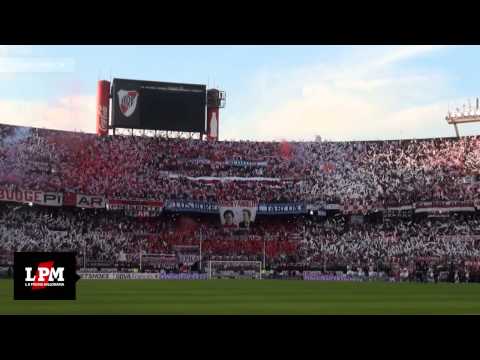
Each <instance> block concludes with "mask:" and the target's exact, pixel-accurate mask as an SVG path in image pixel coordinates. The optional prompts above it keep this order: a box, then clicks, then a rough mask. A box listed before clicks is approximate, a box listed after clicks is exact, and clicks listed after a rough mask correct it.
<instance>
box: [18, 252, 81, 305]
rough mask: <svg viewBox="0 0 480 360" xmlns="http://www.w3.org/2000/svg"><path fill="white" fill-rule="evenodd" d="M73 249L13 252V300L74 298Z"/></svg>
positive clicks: (77, 277) (76, 278)
mask: <svg viewBox="0 0 480 360" xmlns="http://www.w3.org/2000/svg"><path fill="white" fill-rule="evenodd" d="M75 271H76V259H75V253H55V252H16V253H15V254H14V299H15V300H75V298H76V291H75V283H76V282H77V281H78V279H79V278H80V277H79V276H78V275H77V274H76V272H75Z"/></svg>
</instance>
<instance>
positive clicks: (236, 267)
mask: <svg viewBox="0 0 480 360" xmlns="http://www.w3.org/2000/svg"><path fill="white" fill-rule="evenodd" d="M207 270H208V278H209V279H258V280H261V279H262V262H261V261H234V260H231V261H218V260H216V261H214V260H211V261H209V262H208V268H207Z"/></svg>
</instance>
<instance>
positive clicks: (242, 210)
mask: <svg viewBox="0 0 480 360" xmlns="http://www.w3.org/2000/svg"><path fill="white" fill-rule="evenodd" d="M257 207H258V203H257V202H255V201H249V200H235V201H223V202H220V203H219V204H218V210H219V212H220V221H221V222H222V226H223V228H224V229H233V230H236V229H239V230H248V229H249V228H250V225H251V223H253V222H254V221H255V216H256V215H257Z"/></svg>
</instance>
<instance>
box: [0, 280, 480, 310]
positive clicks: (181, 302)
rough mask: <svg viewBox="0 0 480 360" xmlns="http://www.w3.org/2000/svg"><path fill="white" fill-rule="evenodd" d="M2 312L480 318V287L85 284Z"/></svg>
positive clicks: (2, 299)
mask: <svg viewBox="0 0 480 360" xmlns="http://www.w3.org/2000/svg"><path fill="white" fill-rule="evenodd" d="M0 314H307V315H309V314H480V284H446V283H442V284H418V283H381V282H371V283H354V282H316V281H294V280H291V281H287V280H285V281H281V280H204V281H156V280H80V281H79V282H78V283H77V300H75V301H58V300H57V301H25V300H23V301H14V300H13V281H11V280H0Z"/></svg>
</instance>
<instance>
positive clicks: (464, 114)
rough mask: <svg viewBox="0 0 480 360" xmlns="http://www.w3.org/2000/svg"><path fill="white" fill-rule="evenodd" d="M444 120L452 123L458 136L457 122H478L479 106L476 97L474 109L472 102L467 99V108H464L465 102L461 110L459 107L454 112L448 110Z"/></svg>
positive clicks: (479, 118)
mask: <svg viewBox="0 0 480 360" xmlns="http://www.w3.org/2000/svg"><path fill="white" fill-rule="evenodd" d="M445 120H447V122H448V123H449V124H450V125H453V126H454V127H455V134H456V135H457V137H458V138H459V137H460V133H459V132H458V126H457V125H458V124H466V123H474V122H480V108H479V102H478V98H477V101H476V107H475V109H472V104H471V103H470V101H469V102H468V109H467V108H466V104H463V110H462V111H460V109H459V108H456V109H455V112H453V113H452V112H450V110H449V111H448V114H447V116H446V117H445Z"/></svg>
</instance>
